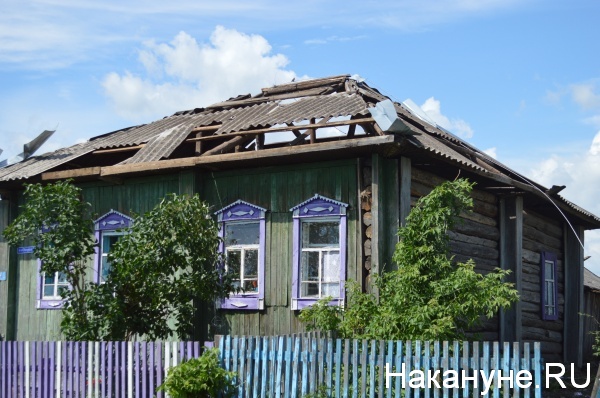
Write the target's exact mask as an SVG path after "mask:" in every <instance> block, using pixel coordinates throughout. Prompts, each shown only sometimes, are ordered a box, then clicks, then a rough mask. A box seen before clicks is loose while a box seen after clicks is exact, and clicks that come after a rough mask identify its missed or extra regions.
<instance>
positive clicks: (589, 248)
mask: <svg viewBox="0 0 600 398" xmlns="http://www.w3.org/2000/svg"><path fill="white" fill-rule="evenodd" d="M530 175H531V177H532V179H533V180H534V181H536V182H539V183H541V184H543V185H545V186H547V187H549V186H552V185H566V186H567V188H566V189H565V190H564V191H562V192H561V195H563V196H564V197H566V198H568V199H569V200H571V201H573V202H574V203H576V204H578V205H580V206H582V207H583V208H585V209H586V210H589V211H591V212H592V213H594V214H596V215H600V200H599V199H600V131H598V132H597V134H596V135H595V137H594V138H593V140H592V142H591V144H590V145H589V147H588V149H587V150H586V151H585V152H584V153H572V154H571V155H566V156H558V155H553V156H551V157H549V158H548V159H546V160H544V161H542V162H541V163H539V164H538V165H536V166H535V167H534V168H533V170H532V172H531V173H530ZM586 238H587V239H586V242H585V246H586V249H585V255H592V259H590V260H589V261H587V262H586V266H588V267H590V268H594V269H595V272H600V232H587V233H586Z"/></svg>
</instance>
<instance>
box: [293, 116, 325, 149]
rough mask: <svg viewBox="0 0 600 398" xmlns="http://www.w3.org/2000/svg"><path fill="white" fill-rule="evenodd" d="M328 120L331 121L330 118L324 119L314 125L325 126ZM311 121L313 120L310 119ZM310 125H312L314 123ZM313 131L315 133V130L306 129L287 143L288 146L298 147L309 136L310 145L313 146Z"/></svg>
mask: <svg viewBox="0 0 600 398" xmlns="http://www.w3.org/2000/svg"><path fill="white" fill-rule="evenodd" d="M329 119H331V116H329V117H327V118H324V119H323V120H321V121H320V122H319V123H317V124H316V125H325V124H326V123H327V122H328V121H329ZM312 120H314V119H312ZM312 124H314V122H313V123H312ZM315 131H316V128H312V129H307V130H306V131H305V132H304V133H301V134H300V133H299V134H298V135H296V138H295V139H294V140H293V141H292V142H290V143H289V145H290V146H293V145H298V144H300V143H301V142H304V141H305V140H306V137H307V136H308V135H310V143H311V144H314V143H315V141H314V140H315V138H316V137H313V136H314V135H315Z"/></svg>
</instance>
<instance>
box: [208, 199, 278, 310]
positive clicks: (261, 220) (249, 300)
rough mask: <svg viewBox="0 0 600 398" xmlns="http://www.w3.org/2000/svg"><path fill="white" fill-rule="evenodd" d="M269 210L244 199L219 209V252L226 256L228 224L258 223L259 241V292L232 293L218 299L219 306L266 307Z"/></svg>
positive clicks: (230, 308)
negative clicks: (267, 224)
mask: <svg viewBox="0 0 600 398" xmlns="http://www.w3.org/2000/svg"><path fill="white" fill-rule="evenodd" d="M266 212H267V210H266V209H263V208H262V207H259V206H256V205H253V204H251V203H248V202H245V201H243V200H237V201H235V202H233V203H231V204H230V205H228V206H226V207H224V208H222V209H221V210H219V211H217V212H216V213H215V214H216V215H217V221H218V223H219V237H220V238H221V239H222V240H221V243H220V245H219V252H220V253H221V255H222V256H223V258H225V251H226V248H225V241H224V238H225V229H226V227H227V225H240V224H257V226H258V232H259V241H258V281H257V282H258V293H238V294H230V295H229V297H227V298H225V299H222V300H218V301H217V308H219V309H223V310H246V311H252V310H263V309H264V308H265V254H266V221H265V214H266Z"/></svg>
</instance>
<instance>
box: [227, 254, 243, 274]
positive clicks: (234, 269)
mask: <svg viewBox="0 0 600 398" xmlns="http://www.w3.org/2000/svg"><path fill="white" fill-rule="evenodd" d="M241 264H242V252H241V250H228V251H227V270H228V271H229V272H231V273H233V275H234V277H235V278H236V279H239V278H240V266H241Z"/></svg>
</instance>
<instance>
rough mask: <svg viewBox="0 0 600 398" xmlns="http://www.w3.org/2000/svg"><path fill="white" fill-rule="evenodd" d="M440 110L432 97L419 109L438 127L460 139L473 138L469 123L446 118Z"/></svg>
mask: <svg viewBox="0 0 600 398" xmlns="http://www.w3.org/2000/svg"><path fill="white" fill-rule="evenodd" d="M441 108H442V106H441V104H440V101H438V100H436V99H435V98H434V97H430V98H428V99H427V100H426V101H425V102H424V103H423V105H421V109H423V111H424V112H425V113H426V114H427V116H429V117H430V118H431V119H432V120H433V121H434V122H436V123H437V124H438V125H439V126H441V127H443V128H445V129H446V130H449V131H451V132H453V133H455V134H456V135H458V136H460V137H462V138H466V139H468V138H471V137H473V129H472V128H471V126H469V123H467V122H465V121H464V120H462V119H450V118H448V117H447V116H445V115H444V114H442V110H441Z"/></svg>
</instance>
